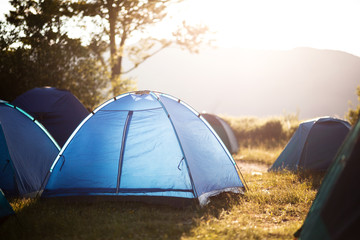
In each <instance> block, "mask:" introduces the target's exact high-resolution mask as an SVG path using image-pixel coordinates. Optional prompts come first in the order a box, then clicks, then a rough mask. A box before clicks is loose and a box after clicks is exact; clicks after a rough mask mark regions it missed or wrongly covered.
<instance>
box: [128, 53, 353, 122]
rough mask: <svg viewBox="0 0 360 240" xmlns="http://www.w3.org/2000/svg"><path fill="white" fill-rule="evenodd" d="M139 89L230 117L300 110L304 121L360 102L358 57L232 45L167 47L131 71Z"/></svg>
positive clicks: (337, 112) (334, 113) (343, 110)
mask: <svg viewBox="0 0 360 240" xmlns="http://www.w3.org/2000/svg"><path fill="white" fill-rule="evenodd" d="M130 76H131V77H135V78H136V79H137V83H138V88H139V89H152V90H158V91H162V92H166V93H169V94H172V95H174V96H176V97H179V98H181V99H183V100H184V101H186V102H187V103H189V104H190V105H192V106H193V107H194V108H195V109H196V110H198V111H207V112H213V113H218V114H224V115H232V116H243V115H252V116H258V117H263V116H273V115H281V114H283V113H284V112H286V113H296V112H298V113H299V117H300V118H301V119H306V118H312V117H317V116H323V115H330V116H338V117H343V116H344V114H345V113H346V112H347V111H348V108H349V101H351V102H353V103H355V104H356V103H357V97H356V91H355V90H356V86H357V85H359V84H360V58H359V57H357V56H354V55H351V54H348V53H345V52H340V51H333V50H319V49H312V48H296V49H292V50H286V51H285V50H284V51H270V50H244V49H233V48H217V49H204V50H202V51H201V52H200V54H189V53H187V52H185V51H181V50H179V49H176V48H170V49H166V50H164V51H163V52H161V53H159V54H158V55H156V56H154V57H153V58H152V59H151V60H149V61H148V62H145V63H144V64H143V65H141V66H140V67H139V68H138V69H137V70H136V71H134V72H132V73H131V75H130Z"/></svg>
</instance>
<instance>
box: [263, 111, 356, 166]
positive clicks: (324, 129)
mask: <svg viewBox="0 0 360 240" xmlns="http://www.w3.org/2000/svg"><path fill="white" fill-rule="evenodd" d="M350 128H351V126H350V124H349V123H348V122H346V121H343V120H341V119H337V118H331V117H321V118H317V119H312V120H309V121H306V122H303V123H301V124H300V125H299V128H298V129H297V130H296V132H295V133H294V135H293V136H292V137H291V139H290V141H289V143H288V144H287V145H286V147H285V149H284V150H283V151H282V152H281V154H280V155H279V157H278V158H277V159H276V161H275V162H274V164H273V165H272V166H271V168H270V169H269V170H270V171H277V170H282V169H288V170H291V171H296V170H314V171H326V170H327V168H328V167H329V166H330V164H331V162H332V160H333V158H334V156H335V154H336V153H337V151H338V149H339V148H340V146H341V144H342V142H343V141H344V139H345V137H346V135H347V134H348V132H349V131H350Z"/></svg>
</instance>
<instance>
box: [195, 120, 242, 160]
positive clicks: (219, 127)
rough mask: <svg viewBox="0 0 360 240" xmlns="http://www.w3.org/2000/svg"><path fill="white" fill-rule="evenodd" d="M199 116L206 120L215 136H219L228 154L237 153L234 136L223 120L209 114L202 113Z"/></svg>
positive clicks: (237, 146) (236, 143)
mask: <svg viewBox="0 0 360 240" xmlns="http://www.w3.org/2000/svg"><path fill="white" fill-rule="evenodd" d="M201 116H203V117H204V118H205V119H206V121H207V122H208V123H209V124H210V125H211V127H212V128H213V129H214V130H215V132H216V133H217V135H219V137H220V138H221V140H222V141H223V143H224V144H225V146H226V147H227V149H228V150H229V152H230V153H237V152H238V151H239V144H238V142H237V140H236V137H235V134H234V132H233V130H232V129H231V127H230V126H229V124H228V123H227V122H225V120H224V119H222V118H220V117H219V116H216V115H215V114H210V113H202V114H201Z"/></svg>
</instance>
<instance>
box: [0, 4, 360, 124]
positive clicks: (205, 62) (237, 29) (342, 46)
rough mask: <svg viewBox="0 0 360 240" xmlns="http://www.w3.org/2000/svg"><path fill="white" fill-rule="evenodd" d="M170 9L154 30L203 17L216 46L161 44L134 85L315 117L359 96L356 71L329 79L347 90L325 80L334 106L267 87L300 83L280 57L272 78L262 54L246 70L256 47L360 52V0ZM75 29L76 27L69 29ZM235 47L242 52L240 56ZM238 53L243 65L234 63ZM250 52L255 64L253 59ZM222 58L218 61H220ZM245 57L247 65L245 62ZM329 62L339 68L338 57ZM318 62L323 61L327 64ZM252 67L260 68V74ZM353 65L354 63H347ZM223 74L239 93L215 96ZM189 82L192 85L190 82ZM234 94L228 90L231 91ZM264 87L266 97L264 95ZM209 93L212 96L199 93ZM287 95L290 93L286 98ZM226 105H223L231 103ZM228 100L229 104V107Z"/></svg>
mask: <svg viewBox="0 0 360 240" xmlns="http://www.w3.org/2000/svg"><path fill="white" fill-rule="evenodd" d="M8 9H9V4H8V1H6V0H0V18H2V19H3V17H2V16H1V15H3V13H4V12H6V11H7V10H8ZM168 10H169V13H168V18H167V19H166V20H164V21H162V22H161V23H160V24H158V25H157V26H156V27H154V28H153V29H150V30H151V34H154V33H156V36H158V37H166V36H168V35H169V34H170V33H171V30H172V29H174V27H175V26H176V25H179V24H180V23H181V22H182V21H183V20H186V22H187V23H190V24H203V25H207V26H208V27H209V28H210V30H211V32H212V33H213V34H211V36H210V37H211V38H212V39H215V42H214V44H215V45H216V46H218V47H219V48H220V49H221V50H219V51H216V50H209V51H208V50H207V51H201V52H200V54H198V55H191V54H188V53H185V52H181V51H180V50H179V51H178V50H175V49H169V50H164V51H163V52H161V53H160V54H158V55H156V56H155V57H153V58H152V59H149V60H148V61H147V62H145V64H143V65H141V66H140V67H139V68H138V69H137V70H136V71H134V72H132V73H131V75H130V77H132V78H133V79H135V80H136V82H137V86H138V88H139V89H151V90H159V91H163V92H166V93H169V94H172V95H174V96H176V97H179V98H182V99H184V98H185V100H186V101H187V102H188V103H189V104H190V105H192V106H194V107H195V109H196V110H198V111H208V112H215V113H219V114H222V113H224V114H226V115H236V116H238V115H249V114H250V115H258V116H264V115H270V114H271V113H273V114H274V115H279V114H282V113H283V112H300V116H301V117H302V118H311V117H315V116H316V114H321V115H332V116H334V115H336V116H340V117H342V116H344V114H345V113H346V111H347V110H348V108H349V104H348V102H349V101H352V102H353V103H356V101H357V97H356V93H355V89H356V86H357V85H360V80H359V81H357V80H354V79H356V76H357V75H356V74H357V73H354V74H355V75H354V74H352V75H351V76H352V77H351V79H350V78H349V81H347V82H346V79H341V76H340V77H339V78H337V79H334V80H333V81H334V82H332V83H329V84H333V85H334V84H339V81H343V82H344V83H345V84H348V86H347V89H346V91H345V90H344V91H343V92H341V94H337V93H336V92H334V91H336V89H335V90H334V88H333V87H332V88H331V91H330V87H326V86H325V87H324V88H322V89H321V91H322V92H323V96H324V94H325V96H326V94H327V95H329V96H330V95H341V96H342V97H341V98H338V99H336V100H334V102H335V103H338V104H341V107H340V106H339V107H338V108H337V110H332V107H331V106H326V105H330V104H333V103H330V102H329V103H326V101H317V100H316V96H313V98H311V101H310V100H309V101H308V102H306V103H305V101H300V100H299V99H303V98H305V97H306V96H307V95H309V93H308V92H302V91H300V90H298V91H293V89H291V90H290V89H281V88H280V89H275V88H273V89H271V88H272V87H273V86H285V85H281V84H282V83H281V82H284V81H289V83H288V84H287V85H286V86H291V85H296V84H297V83H295V82H294V83H292V82H291V79H279V80H278V81H277V80H276V78H277V77H279V76H280V77H281V76H283V75H284V74H283V73H281V71H283V70H284V69H281V66H280V65H281V64H282V62H279V64H277V66H276V69H278V71H279V72H277V73H276V74H274V75H273V76H274V79H270V78H269V79H268V78H266V76H267V75H266V74H265V73H267V72H266V71H268V72H269V71H270V73H273V72H274V71H273V70H269V69H270V68H271V63H267V62H265V63H264V64H263V65H262V66H263V67H264V68H266V69H265V70H264V69H255V70H254V71H250V70H251V69H252V68H253V67H254V66H258V65H256V64H257V62H256V61H254V59H249V58H254V57H256V56H258V55H259V54H258V52H256V51H262V50H266V51H277V50H280V51H291V50H293V49H297V48H299V47H308V48H314V49H327V50H336V51H342V52H345V53H349V54H351V55H354V56H357V57H360V31H359V25H360V14H359V12H360V1H359V0H221V1H219V0H185V1H183V2H182V3H180V4H176V5H174V6H172V7H170V8H169V9H168ZM77 32H80V31H74V33H77ZM226 49H228V50H229V49H230V51H227V50H226ZM231 49H234V51H232V50H231ZM235 49H236V50H235ZM239 49H240V50H239ZM244 51H245V52H244ZM246 51H255V52H246ZM232 53H233V54H232ZM247 53H249V55H248V56H249V58H247V56H246V54H247ZM288 53H290V54H292V57H294V56H298V55H297V54H298V53H297V52H296V51H295V52H288ZM239 54H241V55H242V56H241V57H240V58H239ZM260 55H261V56H262V57H263V56H265V57H266V56H267V55H268V53H266V52H265V53H264V52H262V53H261V54H260ZM211 58H215V59H214V60H212V59H211ZM239 59H240V60H241V61H242V63H243V65H239V64H238V65H236V61H238V60H239ZM249 60H250V62H252V63H254V65H251V66H250V65H249V64H248V62H249ZM274 61H276V59H275V60H274ZM356 61H357V60H355V62H356ZM219 62H221V65H219V64H218V63H219ZM234 62H235V63H234ZM246 64H247V66H248V69H243V68H244V65H246ZM313 64H316V63H313ZM357 64H358V63H357V62H356V65H354V66H358V65H357ZM268 65H269V66H268ZM164 66H166V67H164ZM195 66H196V67H195ZM229 66H232V67H231V68H230V67H229ZM291 66H292V65H291ZM329 66H331V67H332V68H336V66H337V65H336V64H335V65H329ZM334 66H335V67H334ZM307 67H308V68H307V71H308V72H307V73H308V74H307V75H304V76H307V77H308V76H310V78H311V79H314V81H316V77H317V76H316V74H319V73H318V72H314V74H312V72H311V71H310V70H308V69H312V68H314V67H313V66H307ZM315 68H316V66H315ZM321 68H322V69H326V68H324V66H322V67H321ZM343 68H344V67H343ZM286 70H289V69H286ZM332 70H334V72H332V73H333V75H336V74H341V73H342V71H340V70H339V72H337V71H335V70H336V69H332ZM256 71H262V72H263V74H262V75H261V74H259V73H257V72H256ZM352 71H355V70H354V69H352ZM284 72H285V71H284ZM286 72H288V71H286ZM224 76H225V77H226V84H228V85H229V86H231V88H232V89H231V90H233V89H237V88H239V89H240V88H242V89H243V91H241V96H240V97H238V98H221V99H222V100H219V99H218V98H216V97H214V96H217V95H218V94H219V92H218V91H217V90H218V89H219V87H218V86H216V84H215V82H220V81H221V78H222V77H224ZM329 77H330V76H329ZM207 79H209V80H208V82H209V81H213V82H214V83H212V84H204V82H206V80H207ZM359 79H360V77H359ZM250 81H252V82H250ZM335 81H337V82H336V83H335ZM189 85H193V86H190V87H189ZM210 85H211V87H210ZM261 85H262V86H267V88H268V89H266V88H263V89H262V90H261V91H263V92H262V93H260V92H259V89H258V86H261ZM200 89H201V93H200V92H199V90H200ZM222 89H224V88H222ZM267 90H268V91H267ZM225 91H226V90H225ZM290 91H292V92H291V94H289V95H287V99H285V98H284V96H285V95H284V93H287V92H290ZM303 91H305V90H303ZM339 91H340V90H339ZM266 92H270V94H267V95H266V94H265V93H266ZM313 93H314V92H312V94H313ZM236 94H237V93H236V92H234V91H232V95H236ZM265 95H266V98H265V99H262V98H263V97H262V96H265ZM209 97H210V98H211V100H207V101H205V100H204V99H206V98H208V99H209ZM291 98H293V99H294V101H290V100H291ZM275 100H276V101H275ZM230 101H231V102H232V105H231V107H230V103H229V102H230ZM237 101H239V102H240V101H242V102H245V101H246V104H243V105H241V104H240V103H239V102H237ZM320 102H321V103H320ZM260 103H262V104H260ZM265 103H266V104H265ZM335 103H334V104H335ZM234 104H237V107H233V106H234ZM225 105H228V108H226V106H225ZM230 108H231V109H234V111H231V110H229V109H230ZM310 108H311V111H310V110H309V109H310ZM306 109H308V112H306V111H307V110H306ZM324 109H330V110H326V111H325V110H324Z"/></svg>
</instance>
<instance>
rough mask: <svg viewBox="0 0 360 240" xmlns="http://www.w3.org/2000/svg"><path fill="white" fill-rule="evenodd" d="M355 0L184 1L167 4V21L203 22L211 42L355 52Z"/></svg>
mask: <svg viewBox="0 0 360 240" xmlns="http://www.w3.org/2000/svg"><path fill="white" fill-rule="evenodd" d="M358 9H360V1H356V0H343V1H336V0H316V1H314V0H271V1H269V0H251V1H250V0H222V1H218V0H185V1H184V2H182V3H181V4H179V5H174V6H173V7H172V8H170V9H169V16H170V18H169V20H168V21H165V22H164V23H163V24H162V26H161V27H160V26H159V28H158V31H157V32H158V33H159V34H160V35H161V33H164V34H165V32H169V28H170V26H171V24H173V22H176V21H177V22H178V23H179V22H181V21H182V20H183V19H185V20H186V21H187V22H188V23H192V24H199V23H201V24H206V25H208V26H209V27H210V29H211V30H212V31H214V32H216V35H215V38H216V40H217V45H219V46H222V47H234V46H236V47H241V48H257V49H289V48H294V47H299V46H309V47H315V48H329V49H339V50H344V51H348V52H350V53H351V52H352V53H353V54H356V53H357V54H359V55H360V49H359V47H358V42H359V41H360V32H359V31H358V30H357V23H359V22H360V15H359V14H358Z"/></svg>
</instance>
